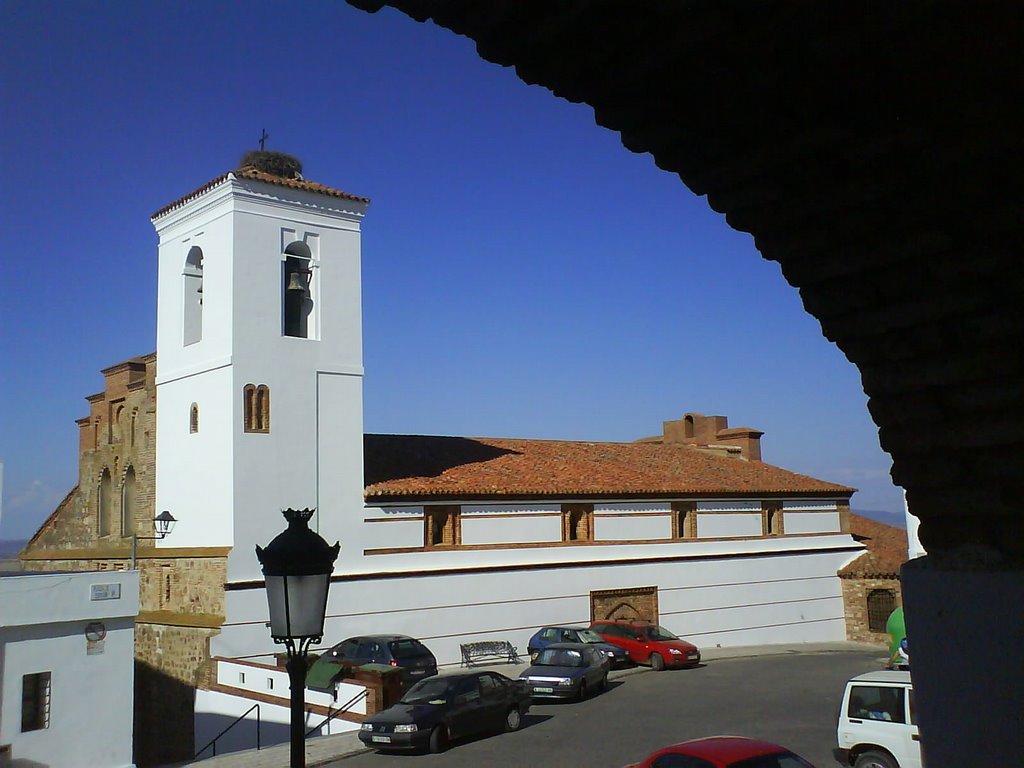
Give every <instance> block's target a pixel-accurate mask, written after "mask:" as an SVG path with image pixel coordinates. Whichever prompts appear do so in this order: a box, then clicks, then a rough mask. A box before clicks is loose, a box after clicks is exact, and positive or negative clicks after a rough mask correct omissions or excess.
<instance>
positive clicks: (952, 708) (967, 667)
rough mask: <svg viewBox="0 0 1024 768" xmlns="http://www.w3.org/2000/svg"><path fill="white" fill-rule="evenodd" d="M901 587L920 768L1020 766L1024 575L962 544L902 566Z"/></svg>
mask: <svg viewBox="0 0 1024 768" xmlns="http://www.w3.org/2000/svg"><path fill="white" fill-rule="evenodd" d="M901 582H902V589H903V598H904V612H905V616H906V624H907V639H908V641H909V649H910V659H911V671H910V674H911V678H912V679H913V681H914V692H915V706H916V711H917V720H918V724H919V730H920V734H921V741H922V755H923V756H924V757H925V760H926V761H927V762H926V764H927V765H928V768H956V767H958V766H967V765H977V766H983V765H984V766H1002V765H1018V764H1019V761H1020V759H1021V758H1020V756H1021V755H1022V754H1024V729H1022V728H1021V714H1020V713H1021V712H1024V687H1022V686H1021V685H1020V673H1019V670H1020V668H1021V664H1022V663H1024V657H1022V654H1024V614H1022V613H1021V606H1022V605H1024V568H1022V567H1021V565H1020V563H1019V562H1013V561H1010V560H1009V559H1006V558H1004V557H1003V556H1001V555H999V554H998V553H996V552H995V551H994V550H992V549H989V548H985V547H980V546H969V547H963V548H961V549H960V550H958V551H955V552H944V553H942V554H940V555H935V554H931V555H926V556H924V557H920V558H917V559H916V560H911V561H909V562H908V563H906V564H905V565H904V566H903V570H902V575H901Z"/></svg>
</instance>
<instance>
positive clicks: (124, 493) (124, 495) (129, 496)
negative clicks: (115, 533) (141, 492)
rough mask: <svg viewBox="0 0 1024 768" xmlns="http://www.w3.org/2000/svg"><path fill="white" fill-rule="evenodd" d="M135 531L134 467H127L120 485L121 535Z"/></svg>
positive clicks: (128, 534) (127, 534)
mask: <svg viewBox="0 0 1024 768" xmlns="http://www.w3.org/2000/svg"><path fill="white" fill-rule="evenodd" d="M133 533H135V469H134V468H133V467H128V470H127V471H126V472H125V473H124V483H122V485H121V535H122V536H130V535H131V534H133Z"/></svg>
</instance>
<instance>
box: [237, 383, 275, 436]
mask: <svg viewBox="0 0 1024 768" xmlns="http://www.w3.org/2000/svg"><path fill="white" fill-rule="evenodd" d="M242 424H243V428H244V430H245V431H246V432H269V431H270V387H268V386H267V385H266V384H260V385H259V386H256V385H255V384H246V385H245V387H244V388H243V390H242Z"/></svg>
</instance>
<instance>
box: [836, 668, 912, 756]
mask: <svg viewBox="0 0 1024 768" xmlns="http://www.w3.org/2000/svg"><path fill="white" fill-rule="evenodd" d="M836 738H837V739H838V741H839V746H838V747H837V748H836V749H835V750H833V753H834V755H835V758H836V760H838V761H839V762H840V763H842V764H843V765H850V766H853V767H854V768H921V767H922V765H923V762H922V759H921V741H920V737H919V735H918V733H917V720H916V719H915V717H914V688H913V685H912V683H911V682H910V672H907V671H896V670H879V671H878V672H868V673H867V674H864V675H858V676H857V677H855V678H853V679H852V680H850V681H849V682H847V684H846V691H845V692H844V693H843V704H842V708H841V709H840V710H839V725H838V727H837V728H836Z"/></svg>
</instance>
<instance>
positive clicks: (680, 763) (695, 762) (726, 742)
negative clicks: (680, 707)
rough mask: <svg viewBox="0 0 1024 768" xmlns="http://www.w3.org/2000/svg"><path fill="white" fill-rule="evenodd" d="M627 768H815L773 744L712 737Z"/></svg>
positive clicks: (686, 743)
mask: <svg viewBox="0 0 1024 768" xmlns="http://www.w3.org/2000/svg"><path fill="white" fill-rule="evenodd" d="M626 768H814V766H813V765H811V764H810V763H808V762H807V761H806V760H804V759H803V758H802V757H800V755H797V754H795V753H793V752H790V751H789V750H788V749H786V748H785V747H780V746H779V745H778V744H772V743H771V742H770V741H760V740H758V739H747V738H744V737H743V736H711V737H709V738H706V739H694V740H693V741H684V742H683V743H682V744H673V745H672V746H671V747H665V748H664V749H659V750H658V751H657V752H655V753H654V754H652V755H650V756H649V757H648V758H647V759H646V760H644V761H643V762H640V763H632V764H631V765H627V766H626Z"/></svg>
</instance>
